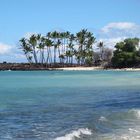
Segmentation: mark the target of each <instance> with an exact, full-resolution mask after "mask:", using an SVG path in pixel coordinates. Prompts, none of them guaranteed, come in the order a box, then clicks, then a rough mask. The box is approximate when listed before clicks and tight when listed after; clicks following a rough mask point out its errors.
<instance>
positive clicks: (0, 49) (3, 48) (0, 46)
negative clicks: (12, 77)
mask: <svg viewBox="0 0 140 140" xmlns="http://www.w3.org/2000/svg"><path fill="white" fill-rule="evenodd" d="M11 48H12V46H10V45H7V44H4V43H0V54H2V55H4V54H7V53H10V52H11Z"/></svg>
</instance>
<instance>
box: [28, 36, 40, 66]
mask: <svg viewBox="0 0 140 140" xmlns="http://www.w3.org/2000/svg"><path fill="white" fill-rule="evenodd" d="M28 43H29V46H30V47H31V48H32V50H33V57H34V61H35V63H36V64H37V63H38V59H37V50H36V49H37V36H36V35H35V34H33V35H31V37H30V38H29V40H28Z"/></svg>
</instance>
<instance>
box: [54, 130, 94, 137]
mask: <svg viewBox="0 0 140 140" xmlns="http://www.w3.org/2000/svg"><path fill="white" fill-rule="evenodd" d="M82 134H83V135H91V134H92V132H91V130H89V129H88V128H81V129H78V130H75V131H72V132H71V133H69V134H66V135H65V136H62V137H58V138H56V139H55V140H73V139H74V138H75V137H77V138H80V136H81V135H82Z"/></svg>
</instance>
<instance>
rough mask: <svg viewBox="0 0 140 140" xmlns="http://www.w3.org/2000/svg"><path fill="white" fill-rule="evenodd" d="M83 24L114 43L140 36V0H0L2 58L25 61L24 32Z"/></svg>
mask: <svg viewBox="0 0 140 140" xmlns="http://www.w3.org/2000/svg"><path fill="white" fill-rule="evenodd" d="M82 28H87V29H88V30H90V31H92V32H93V33H94V35H95V37H96V39H97V40H102V41H105V42H106V44H107V46H111V47H113V45H114V44H115V43H116V42H118V41H121V40H122V39H124V38H127V37H140V0H0V62H3V61H8V62H26V59H25V57H24V55H23V54H22V51H21V49H20V47H19V43H18V41H19V40H20V39H21V38H22V37H23V36H26V35H28V34H31V33H42V34H46V33H47V32H49V31H53V30H60V31H66V30H69V31H71V32H73V33H75V32H78V31H80V30H81V29H82Z"/></svg>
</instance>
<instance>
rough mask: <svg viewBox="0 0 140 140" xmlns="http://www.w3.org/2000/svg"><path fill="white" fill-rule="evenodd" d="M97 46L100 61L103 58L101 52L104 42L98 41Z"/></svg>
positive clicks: (102, 51)
mask: <svg viewBox="0 0 140 140" xmlns="http://www.w3.org/2000/svg"><path fill="white" fill-rule="evenodd" d="M97 47H98V48H99V50H100V60H101V61H102V60H103V59H104V58H103V53H104V43H103V42H102V41H100V42H99V43H98V45H97Z"/></svg>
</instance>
